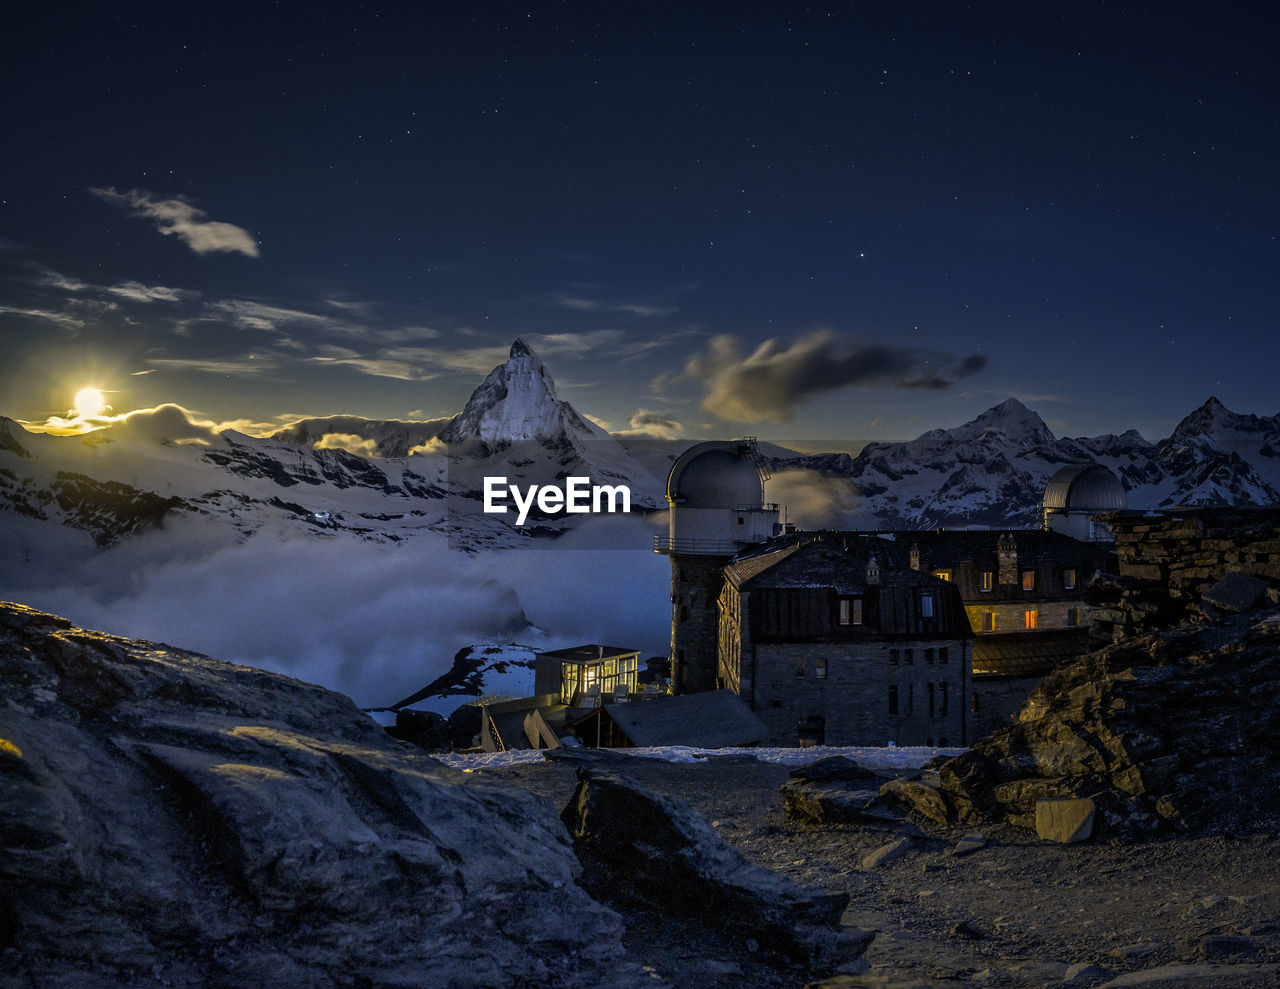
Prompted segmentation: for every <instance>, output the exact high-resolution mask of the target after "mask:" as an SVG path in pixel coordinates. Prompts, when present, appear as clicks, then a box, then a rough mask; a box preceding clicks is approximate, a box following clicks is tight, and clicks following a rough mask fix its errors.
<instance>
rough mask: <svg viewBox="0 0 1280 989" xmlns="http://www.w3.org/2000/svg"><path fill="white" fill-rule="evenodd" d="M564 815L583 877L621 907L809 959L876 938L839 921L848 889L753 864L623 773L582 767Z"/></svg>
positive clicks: (811, 962)
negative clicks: (826, 887)
mask: <svg viewBox="0 0 1280 989" xmlns="http://www.w3.org/2000/svg"><path fill="white" fill-rule="evenodd" d="M561 820H563V821H564V823H565V826H566V827H567V828H568V829H569V834H570V836H571V837H572V839H573V843H574V847H575V849H576V850H577V852H578V856H579V858H580V859H581V860H582V862H583V865H584V867H585V870H586V871H585V875H584V877H583V882H584V884H585V885H586V886H587V888H588V889H589V890H591V891H593V892H595V893H596V894H597V895H599V896H605V897H609V898H610V899H612V900H613V901H614V902H616V903H618V904H619V905H620V906H623V907H640V908H642V909H645V910H650V911H656V912H657V913H659V914H661V915H663V916H675V917H682V918H689V919H691V920H692V921H694V922H701V923H703V924H705V925H707V927H708V928H709V929H710V930H711V931H712V932H713V934H722V933H728V934H729V935H730V936H736V937H737V939H738V940H739V941H740V942H747V941H748V940H749V941H750V942H751V943H754V944H755V945H756V946H757V947H758V948H759V949H764V950H766V951H769V952H772V953H776V954H777V955H778V956H780V958H782V959H786V960H789V961H791V962H798V963H800V964H802V965H804V966H806V967H812V966H815V965H821V966H835V965H837V964H841V963H846V962H848V961H851V960H852V959H854V958H856V957H857V956H858V955H859V954H861V953H862V951H863V950H864V949H865V947H866V945H867V943H868V942H869V941H870V938H871V935H870V934H869V933H868V932H864V931H860V930H857V929H854V928H841V927H840V926H839V924H840V916H841V914H842V913H843V911H844V909H845V907H846V906H847V905H848V902H849V897H848V894H845V893H828V892H823V891H822V890H819V889H814V888H810V887H807V886H802V885H800V884H799V883H796V882H794V881H792V880H790V879H787V878H785V877H784V876H781V875H778V874H777V873H775V872H770V871H769V870H768V869H762V868H760V867H759V866H754V865H751V864H750V863H748V862H747V861H746V859H745V858H743V856H742V854H741V853H740V852H739V851H738V850H737V849H735V848H732V847H730V846H729V845H727V844H725V842H724V841H723V840H722V839H721V838H720V837H719V835H717V834H716V832H715V831H714V830H713V829H712V828H711V826H710V825H709V824H708V823H707V822H706V820H705V819H704V818H703V817H702V816H701V815H699V814H698V813H697V812H695V811H693V810H692V809H691V808H689V807H688V806H687V805H686V804H684V803H682V802H680V801H677V800H674V799H671V798H668V797H664V796H662V795H661V794H658V793H654V792H653V791H651V790H647V789H645V788H643V787H641V786H638V785H636V784H634V783H629V782H626V781H624V780H622V779H620V778H619V777H616V776H611V775H608V774H594V773H592V772H591V770H590V769H588V768H584V769H580V770H579V771H578V786H577V789H576V790H575V791H574V794H573V797H572V798H571V799H570V801H569V804H568V806H566V807H565V809H564V812H563V813H562V815H561Z"/></svg>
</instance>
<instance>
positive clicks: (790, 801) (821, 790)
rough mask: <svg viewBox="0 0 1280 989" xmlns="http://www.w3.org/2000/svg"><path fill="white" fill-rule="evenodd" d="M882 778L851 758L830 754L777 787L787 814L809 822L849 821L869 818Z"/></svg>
mask: <svg viewBox="0 0 1280 989" xmlns="http://www.w3.org/2000/svg"><path fill="white" fill-rule="evenodd" d="M880 783H881V780H880V778H879V777H877V776H876V774H875V773H873V772H871V770H869V769H863V768H862V767H861V766H859V765H858V764H857V763H856V762H854V761H853V760H852V759H846V758H845V757H844V756H830V757H828V758H826V759H820V760H818V761H817V762H814V763H810V764H809V765H807V766H801V767H799V768H798V769H795V770H793V771H792V772H791V778H790V779H788V780H787V782H785V783H783V784H782V786H781V787H780V788H779V790H778V796H779V798H780V799H781V801H782V807H783V809H784V810H785V811H786V812H787V816H788V817H791V818H793V819H795V820H800V821H804V822H806V823H809V824H846V823H855V822H859V821H863V820H865V819H867V818H868V817H869V816H872V817H879V816H882V815H880V814H873V815H868V814H867V810H868V806H869V805H870V804H871V803H872V802H873V801H874V800H875V799H876V798H877V796H878V795H879V792H880Z"/></svg>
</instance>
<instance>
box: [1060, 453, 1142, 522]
mask: <svg viewBox="0 0 1280 989" xmlns="http://www.w3.org/2000/svg"><path fill="white" fill-rule="evenodd" d="M1128 507H1129V498H1128V495H1126V494H1125V490H1124V486H1123V485H1122V484H1121V483H1120V481H1119V479H1118V478H1117V477H1116V476H1115V474H1113V473H1111V471H1109V470H1108V469H1107V468H1105V467H1103V466H1102V465H1101V464H1073V465H1072V466H1070V467H1063V468H1062V469H1061V470H1059V471H1058V472H1057V473H1055V474H1054V475H1053V477H1051V478H1049V483H1048V484H1047V485H1045V489H1044V509H1045V511H1046V512H1050V511H1058V512H1114V511H1122V510H1124V509H1125V508H1128Z"/></svg>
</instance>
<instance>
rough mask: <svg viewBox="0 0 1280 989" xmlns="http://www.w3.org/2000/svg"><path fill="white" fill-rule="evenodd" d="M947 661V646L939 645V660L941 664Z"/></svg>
mask: <svg viewBox="0 0 1280 989" xmlns="http://www.w3.org/2000/svg"><path fill="white" fill-rule="evenodd" d="M946 661H947V647H946V646H939V647H938V662H939V664H941V663H945V662H946Z"/></svg>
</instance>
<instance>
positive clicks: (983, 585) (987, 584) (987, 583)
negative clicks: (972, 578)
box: [978, 570, 996, 591]
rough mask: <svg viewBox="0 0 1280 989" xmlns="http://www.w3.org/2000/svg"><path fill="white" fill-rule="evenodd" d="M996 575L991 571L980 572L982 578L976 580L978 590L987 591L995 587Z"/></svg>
mask: <svg viewBox="0 0 1280 989" xmlns="http://www.w3.org/2000/svg"><path fill="white" fill-rule="evenodd" d="M995 582H996V575H995V573H994V572H993V571H991V570H984V571H982V576H981V577H980V578H979V580H978V590H980V591H989V590H991V588H992V587H994V586H995Z"/></svg>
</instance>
